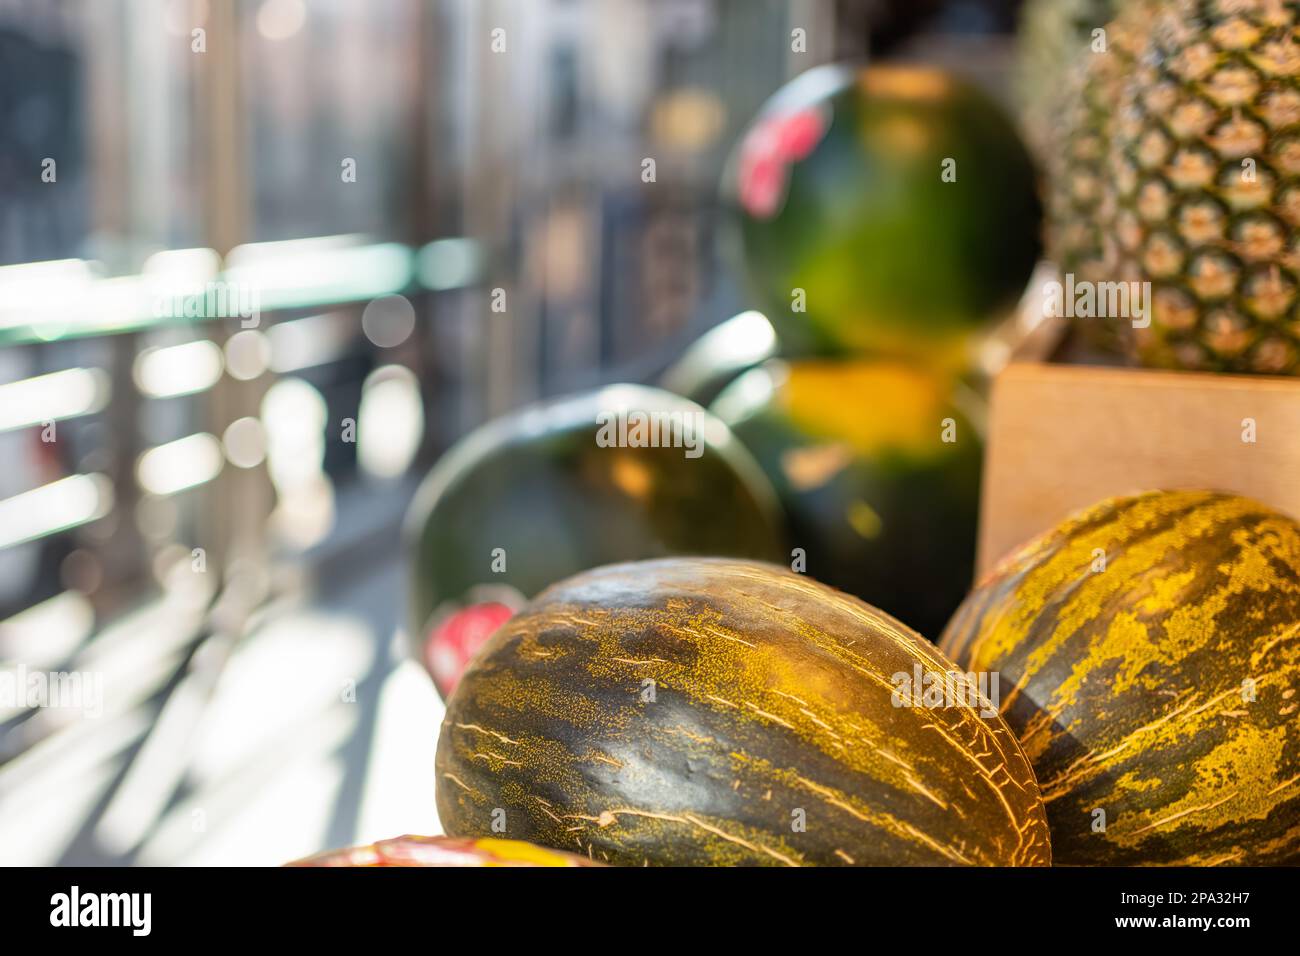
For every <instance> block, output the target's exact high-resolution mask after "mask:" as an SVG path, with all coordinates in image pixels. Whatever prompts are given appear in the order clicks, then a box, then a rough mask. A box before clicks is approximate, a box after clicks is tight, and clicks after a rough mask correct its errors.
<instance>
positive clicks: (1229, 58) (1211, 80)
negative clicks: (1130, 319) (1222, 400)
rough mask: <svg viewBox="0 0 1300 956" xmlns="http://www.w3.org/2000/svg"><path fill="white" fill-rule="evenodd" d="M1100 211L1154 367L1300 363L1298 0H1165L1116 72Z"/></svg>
mask: <svg viewBox="0 0 1300 956" xmlns="http://www.w3.org/2000/svg"><path fill="white" fill-rule="evenodd" d="M1102 188H1103V190H1104V192H1105V195H1104V197H1103V199H1102V203H1103V205H1105V206H1110V208H1111V209H1112V213H1113V214H1112V215H1110V216H1102V217H1100V219H1099V222H1100V223H1101V225H1102V228H1103V229H1104V231H1105V232H1106V236H1105V240H1106V246H1107V247H1108V249H1109V250H1110V251H1111V252H1112V253H1113V256H1114V263H1113V264H1114V273H1113V274H1112V276H1111V278H1118V279H1123V280H1128V281H1133V280H1137V281H1149V282H1150V283H1151V293H1152V298H1151V324H1150V326H1149V327H1148V328H1145V329H1133V328H1132V325H1131V323H1120V324H1121V325H1123V326H1124V331H1125V334H1126V336H1127V338H1128V340H1129V345H1130V347H1131V350H1132V352H1133V353H1134V354H1135V356H1136V357H1137V358H1139V359H1140V360H1141V361H1142V362H1143V363H1144V364H1148V365H1154V366H1158V367H1169V368H1186V369H1205V370H1214V371H1224V372H1258V373H1265V374H1289V375H1300V307H1298V305H1297V303H1298V301H1300V297H1298V294H1297V290H1298V289H1300V279H1298V276H1300V0H1170V2H1167V3H1165V4H1162V6H1161V10H1160V11H1159V14H1158V16H1157V18H1156V21H1155V24H1154V26H1153V28H1152V29H1151V31H1150V32H1149V35H1148V37H1147V39H1146V42H1145V44H1144V45H1143V48H1142V50H1141V54H1140V56H1139V58H1138V60H1137V64H1136V70H1135V71H1134V72H1133V74H1132V75H1131V77H1130V78H1129V80H1128V81H1127V82H1126V83H1124V84H1123V88H1122V92H1121V95H1120V97H1119V102H1118V107H1117V111H1116V115H1115V116H1114V118H1113V120H1112V122H1111V144H1110V152H1109V156H1108V159H1107V163H1106V176H1105V177H1104V178H1103V180H1102Z"/></svg>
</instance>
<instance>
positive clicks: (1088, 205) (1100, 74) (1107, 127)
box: [1044, 0, 1161, 352]
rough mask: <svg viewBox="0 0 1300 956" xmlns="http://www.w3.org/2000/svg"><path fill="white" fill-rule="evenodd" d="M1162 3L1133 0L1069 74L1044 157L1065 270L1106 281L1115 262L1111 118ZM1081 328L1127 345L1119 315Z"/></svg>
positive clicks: (1051, 217)
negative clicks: (1101, 42)
mask: <svg viewBox="0 0 1300 956" xmlns="http://www.w3.org/2000/svg"><path fill="white" fill-rule="evenodd" d="M1160 5H1161V3H1160V2H1159V0H1134V2H1131V3H1130V4H1129V5H1128V6H1127V7H1125V8H1124V9H1123V10H1122V11H1120V12H1119V13H1118V14H1117V16H1116V17H1115V19H1114V20H1112V21H1110V22H1109V23H1107V24H1106V25H1105V27H1104V29H1105V36H1104V41H1105V42H1104V47H1101V48H1095V47H1094V46H1091V45H1090V46H1089V47H1088V48H1087V49H1088V52H1087V53H1085V54H1084V55H1082V56H1081V57H1079V58H1078V59H1077V60H1076V61H1075V62H1074V63H1073V64H1072V65H1071V68H1070V70H1069V71H1068V73H1067V75H1066V76H1065V77H1063V78H1062V83H1063V93H1062V95H1061V101H1062V106H1061V109H1060V110H1059V112H1058V113H1057V115H1056V117H1055V119H1054V127H1053V134H1054V135H1053V142H1054V144H1055V148H1054V149H1052V150H1051V151H1049V152H1048V153H1047V154H1046V155H1045V158H1044V166H1045V169H1046V172H1047V179H1048V188H1047V197H1048V199H1047V205H1048V230H1047V246H1048V255H1049V256H1050V257H1051V259H1052V261H1054V262H1055V263H1056V264H1057V265H1058V266H1059V267H1060V270H1061V272H1062V273H1070V274H1073V275H1074V276H1075V277H1076V279H1081V280H1086V281H1088V282H1093V283H1099V282H1105V281H1107V280H1109V279H1110V278H1111V277H1112V276H1113V275H1114V273H1115V269H1116V249H1115V245H1114V242H1113V240H1111V238H1110V236H1109V231H1108V229H1107V225H1108V224H1109V223H1110V222H1112V221H1113V219H1114V217H1115V211H1116V203H1115V202H1114V198H1113V196H1108V194H1107V191H1106V189H1105V188H1104V187H1105V182H1106V176H1107V172H1106V164H1107V159H1108V157H1109V153H1110V142H1111V124H1112V122H1113V119H1114V116H1115V104H1116V103H1117V102H1118V100H1119V96H1120V93H1121V91H1122V90H1123V87H1124V82H1125V80H1126V79H1127V78H1128V76H1129V75H1130V74H1131V73H1132V72H1133V70H1134V69H1135V67H1136V63H1137V58H1138V56H1139V54H1140V53H1141V51H1142V47H1143V44H1144V42H1145V39H1146V36H1147V34H1148V31H1149V29H1150V26H1151V23H1152V21H1153V19H1154V17H1155V12H1156V10H1157V9H1158V8H1159V6H1160ZM1077 326H1078V328H1079V330H1080V331H1081V332H1082V333H1083V334H1084V336H1085V338H1087V339H1088V340H1089V341H1090V342H1091V343H1092V344H1093V345H1094V346H1097V347H1099V348H1102V349H1104V350H1106V351H1110V352H1121V351H1123V349H1124V340H1123V337H1122V335H1121V334H1120V331H1119V329H1118V327H1117V324H1116V323H1115V322H1109V321H1105V320H1100V319H1086V320H1079V321H1078V322H1077Z"/></svg>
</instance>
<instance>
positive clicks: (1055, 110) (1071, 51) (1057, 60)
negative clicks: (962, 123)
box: [1016, 0, 1121, 168]
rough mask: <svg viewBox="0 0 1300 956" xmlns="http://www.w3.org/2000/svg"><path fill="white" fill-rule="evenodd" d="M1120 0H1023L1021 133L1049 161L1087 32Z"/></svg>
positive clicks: (1042, 159)
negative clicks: (1022, 131)
mask: <svg viewBox="0 0 1300 956" xmlns="http://www.w3.org/2000/svg"><path fill="white" fill-rule="evenodd" d="M1120 5H1121V4H1120V0H1027V2H1026V3H1025V5H1024V6H1023V7H1022V8H1021V12H1020V22H1019V25H1018V27H1017V31H1016V32H1017V37H1018V39H1017V44H1016V50H1017V62H1016V87H1017V94H1018V98H1019V100H1020V104H1021V118H1022V125H1023V127H1024V133H1025V139H1026V141H1027V142H1028V144H1029V146H1030V149H1031V150H1032V151H1033V152H1034V155H1035V156H1037V157H1038V159H1039V162H1040V163H1041V164H1042V165H1043V166H1044V167H1045V168H1046V167H1049V166H1050V164H1051V162H1052V159H1053V157H1055V156H1058V155H1059V153H1060V139H1061V132H1062V127H1061V117H1062V114H1063V111H1064V110H1065V109H1066V108H1067V107H1068V105H1069V103H1070V102H1071V100H1072V99H1073V98H1074V95H1075V94H1076V93H1077V86H1078V83H1077V80H1075V79H1074V78H1076V77H1077V76H1078V74H1079V70H1080V67H1081V61H1083V60H1084V59H1085V58H1086V56H1087V54H1088V52H1089V50H1090V48H1091V46H1090V45H1091V43H1092V32H1093V31H1094V30H1096V29H1097V28H1098V27H1101V26H1104V25H1105V24H1106V23H1107V22H1108V21H1109V20H1110V19H1111V18H1112V17H1113V16H1115V14H1116V13H1117V12H1118V8H1119V6H1120Z"/></svg>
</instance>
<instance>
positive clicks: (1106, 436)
mask: <svg viewBox="0 0 1300 956" xmlns="http://www.w3.org/2000/svg"><path fill="white" fill-rule="evenodd" d="M1093 361H1095V357H1084V358H1081V357H1080V356H1078V354H1077V353H1076V352H1075V351H1074V350H1073V348H1072V345H1071V341H1070V337H1069V335H1068V334H1067V332H1066V330H1065V328H1064V325H1063V324H1057V322H1056V320H1045V321H1040V322H1039V324H1038V326H1037V327H1036V328H1035V330H1034V332H1033V333H1032V334H1031V335H1030V336H1028V338H1027V339H1026V341H1025V343H1024V345H1023V346H1022V347H1021V348H1019V349H1018V350H1017V351H1016V353H1015V354H1014V355H1013V356H1012V358H1011V360H1010V361H1009V362H1008V363H1007V364H1006V366H1005V367H1004V368H1003V369H1002V370H1001V372H999V373H998V375H997V376H996V378H995V379H994V382H993V387H992V394H991V398H990V408H989V423H988V452H987V456H986V458H985V463H984V484H983V494H982V501H981V511H980V534H979V550H978V559H977V567H978V574H979V575H980V576H982V575H983V574H985V573H986V572H987V571H988V570H989V569H990V568H991V567H992V566H993V565H994V564H996V562H997V561H998V560H999V559H1000V558H1002V557H1003V556H1004V555H1006V554H1007V553H1008V552H1009V551H1010V550H1011V549H1013V548H1015V547H1016V546H1017V545H1019V544H1021V543H1023V542H1025V541H1027V540H1029V539H1030V538H1032V537H1034V536H1035V535H1037V534H1040V533H1042V532H1044V531H1046V530H1047V529H1049V528H1052V527H1054V526H1055V525H1056V524H1057V523H1059V522H1060V521H1061V520H1062V519H1064V518H1065V517H1066V516H1067V515H1069V514H1071V513H1072V512H1075V511H1077V510H1079V509H1081V508H1084V507H1087V506H1089V505H1092V504H1094V503H1095V502H1098V501H1101V500H1103V499H1105V498H1109V497H1112V496H1116V495H1123V494H1129V493H1132V492H1137V491H1146V490H1151V489H1157V488H1169V489H1179V488H1210V489H1214V490H1218V491H1227V492H1234V493H1236V494H1240V495H1245V496H1247V497H1250V498H1254V499H1256V500H1258V501H1261V502H1263V503H1265V504H1268V505H1272V506H1273V507H1275V508H1277V509H1279V510H1281V511H1283V512H1285V513H1287V514H1290V515H1293V516H1296V517H1300V378H1294V377H1281V376H1262V375H1222V374H1212V373H1202V372H1179V371H1158V370H1152V369H1143V368H1131V367H1123V366H1115V365H1101V364H1085V363H1090V362H1093Z"/></svg>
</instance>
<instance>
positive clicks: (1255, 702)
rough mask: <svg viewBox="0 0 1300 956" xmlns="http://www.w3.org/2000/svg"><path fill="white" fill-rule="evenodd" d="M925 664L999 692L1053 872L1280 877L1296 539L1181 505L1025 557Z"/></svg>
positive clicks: (1286, 853)
mask: <svg viewBox="0 0 1300 956" xmlns="http://www.w3.org/2000/svg"><path fill="white" fill-rule="evenodd" d="M940 646H941V647H942V648H943V650H945V651H946V652H947V653H948V654H950V655H951V656H952V657H953V658H954V659H955V660H956V661H957V662H958V663H959V664H960V665H961V666H963V667H966V668H970V669H975V670H988V671H997V672H999V673H1000V675H1001V688H1002V694H1001V697H1002V702H1001V706H1002V710H1003V713H1004V716H1005V717H1006V718H1007V720H1008V722H1009V723H1010V724H1011V727H1012V728H1013V729H1014V730H1015V731H1016V733H1017V734H1018V735H1019V737H1020V741H1021V744H1022V746H1023V747H1024V749H1025V753H1026V754H1027V755H1028V756H1029V759H1030V760H1031V762H1032V763H1033V765H1034V770H1035V771H1036V773H1037V775H1038V781H1039V785H1040V786H1041V788H1042V793H1043V800H1044V802H1045V804H1046V806H1047V815H1048V820H1049V822H1050V824H1051V828H1052V847H1053V854H1054V857H1055V859H1056V861H1057V862H1058V863H1067V864H1120V865H1129V864H1157V863H1159V864H1189V865H1208V864H1278V863H1295V862H1297V861H1300V694H1298V691H1300V524H1297V522H1296V521H1294V520H1292V519H1291V518H1289V517H1286V516H1284V515H1282V514H1279V513H1278V512H1276V511H1274V510H1272V509H1271V508H1268V507H1266V506H1264V505H1261V504H1259V503H1257V502H1254V501H1250V500H1248V499H1245V498H1241V497H1237V496H1233V495H1227V494H1215V493H1210V492H1201V491H1179V492H1151V493H1147V494H1142V495H1137V496H1133V497H1125V498H1116V499H1113V500H1110V501H1106V502H1104V503H1102V504H1099V505H1097V506H1096V507H1094V508H1092V509H1090V510H1088V511H1085V512H1083V513H1081V514H1079V515H1077V516H1075V517H1073V518H1071V519H1070V520H1068V521H1067V522H1065V523H1064V524H1062V525H1061V526H1060V527H1059V528H1057V529H1056V530H1054V531H1051V532H1050V533H1048V534H1046V535H1045V536H1043V537H1041V538H1039V539H1038V540H1036V541H1034V542H1033V543H1031V544H1029V545H1027V546H1026V547H1025V548H1024V549H1023V550H1021V551H1020V552H1019V553H1017V554H1014V555H1012V556H1011V557H1009V558H1008V559H1007V560H1005V561H1004V562H1003V563H1002V564H1001V565H1000V566H999V567H998V568H997V569H995V570H994V571H993V572H992V573H991V574H990V575H989V576H988V577H987V578H986V579H985V580H984V581H983V582H982V583H981V584H980V585H979V586H978V587H977V588H976V590H975V591H974V592H973V593H972V594H971V595H970V597H969V598H968V599H967V601H966V603H965V604H964V605H963V606H962V608H961V609H960V610H959V611H958V612H957V614H956V616H955V617H954V618H953V620H952V622H951V623H950V624H949V626H948V629H947V630H946V632H945V633H944V636H943V639H942V640H941V642H940Z"/></svg>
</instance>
